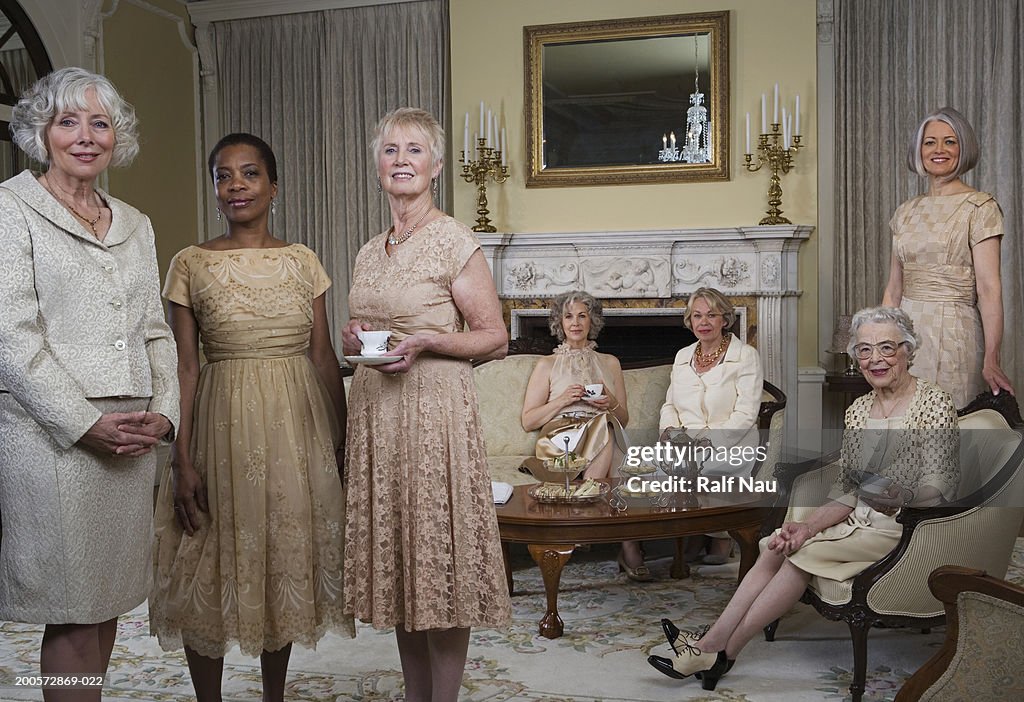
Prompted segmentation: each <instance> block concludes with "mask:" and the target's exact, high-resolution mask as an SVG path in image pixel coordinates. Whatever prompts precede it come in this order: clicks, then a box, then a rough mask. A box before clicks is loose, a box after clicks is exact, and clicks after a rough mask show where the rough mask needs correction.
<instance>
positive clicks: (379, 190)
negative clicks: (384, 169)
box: [377, 176, 384, 193]
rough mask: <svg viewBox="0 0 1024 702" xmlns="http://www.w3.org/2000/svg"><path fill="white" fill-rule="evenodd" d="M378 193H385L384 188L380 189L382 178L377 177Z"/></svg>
mask: <svg viewBox="0 0 1024 702" xmlns="http://www.w3.org/2000/svg"><path fill="white" fill-rule="evenodd" d="M377 192H378V193H382V192H384V188H382V187H380V176H377Z"/></svg>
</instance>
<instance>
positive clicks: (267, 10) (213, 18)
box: [188, 0, 419, 25]
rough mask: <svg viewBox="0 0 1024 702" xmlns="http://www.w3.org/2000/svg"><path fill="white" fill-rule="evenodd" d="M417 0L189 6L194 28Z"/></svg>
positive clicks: (250, 0) (215, 0) (227, 1)
mask: <svg viewBox="0 0 1024 702" xmlns="http://www.w3.org/2000/svg"><path fill="white" fill-rule="evenodd" d="M399 2H419V0H200V1H198V2H190V3H188V13H189V16H190V17H191V18H192V22H193V24H196V25H199V24H203V23H205V22H222V21H224V20H236V19H247V18H250V17H269V16H271V15H291V14H296V13H299V12H319V11H321V10H340V9H345V8H349V7H363V6H366V5H390V4H394V3H399Z"/></svg>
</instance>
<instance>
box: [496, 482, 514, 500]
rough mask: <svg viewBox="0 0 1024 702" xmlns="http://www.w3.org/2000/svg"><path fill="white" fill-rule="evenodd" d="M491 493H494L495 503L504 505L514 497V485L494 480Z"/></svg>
mask: <svg viewBox="0 0 1024 702" xmlns="http://www.w3.org/2000/svg"><path fill="white" fill-rule="evenodd" d="M491 494H492V495H494V504H496V505H503V504H505V503H506V502H508V501H509V500H511V499H512V486H511V485H509V484H508V483H501V482H498V481H497V480H492V481H491Z"/></svg>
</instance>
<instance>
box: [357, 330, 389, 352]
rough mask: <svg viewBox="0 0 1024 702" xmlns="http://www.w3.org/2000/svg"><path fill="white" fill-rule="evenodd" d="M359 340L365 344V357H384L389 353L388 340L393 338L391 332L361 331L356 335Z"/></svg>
mask: <svg viewBox="0 0 1024 702" xmlns="http://www.w3.org/2000/svg"><path fill="white" fill-rule="evenodd" d="M356 336H358V337H359V340H360V341H361V342H363V352H362V353H363V355H364V356H383V355H384V354H385V353H387V352H388V339H389V338H391V332H389V331H365V330H364V331H359V332H357V333H356Z"/></svg>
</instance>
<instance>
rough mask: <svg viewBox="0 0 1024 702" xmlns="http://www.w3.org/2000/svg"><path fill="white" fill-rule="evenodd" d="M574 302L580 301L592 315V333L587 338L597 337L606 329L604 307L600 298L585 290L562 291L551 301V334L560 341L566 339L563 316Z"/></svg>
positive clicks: (549, 316)
mask: <svg viewBox="0 0 1024 702" xmlns="http://www.w3.org/2000/svg"><path fill="white" fill-rule="evenodd" d="M574 302H579V303H581V304H582V305H583V306H584V307H586V308H587V314H589V315H590V333H589V334H588V335H587V338H588V339H596V338H597V335H598V334H600V333H601V330H602V329H604V307H603V306H602V305H601V301H600V300H598V299H597V298H596V297H594V296H593V295H591V294H590V293H588V292H585V291H583V290H573V291H572V292H567V293H562V294H561V295H559V296H558V297H556V298H555V299H553V300H552V301H551V314H550V315H548V329H550V330H551V336H553V337H555V338H556V339H558V340H559V341H560V342H561V341H565V329H563V328H562V317H564V316H565V310H566V309H568V307H569V305H571V304H572V303H574Z"/></svg>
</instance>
